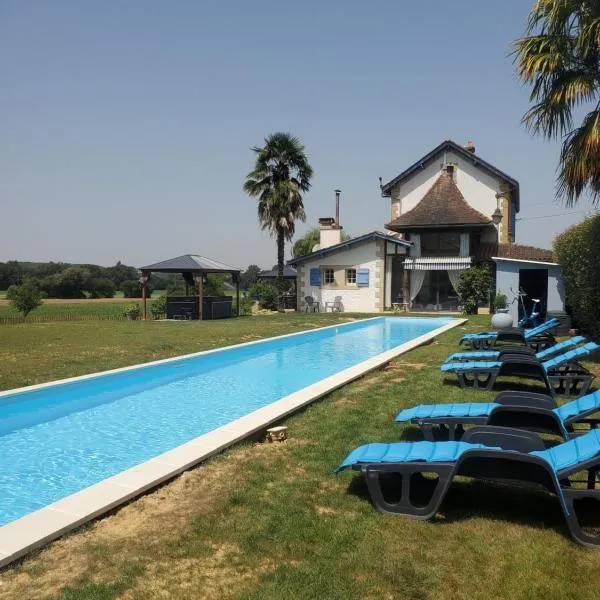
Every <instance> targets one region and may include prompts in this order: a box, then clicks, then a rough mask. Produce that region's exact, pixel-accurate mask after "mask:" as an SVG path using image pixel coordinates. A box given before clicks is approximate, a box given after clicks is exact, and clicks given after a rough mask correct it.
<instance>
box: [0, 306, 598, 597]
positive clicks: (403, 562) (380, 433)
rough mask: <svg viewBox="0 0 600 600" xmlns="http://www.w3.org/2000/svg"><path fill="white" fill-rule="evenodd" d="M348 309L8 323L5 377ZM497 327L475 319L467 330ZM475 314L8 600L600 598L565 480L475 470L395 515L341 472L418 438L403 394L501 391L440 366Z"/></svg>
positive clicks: (227, 458) (104, 533)
mask: <svg viewBox="0 0 600 600" xmlns="http://www.w3.org/2000/svg"><path fill="white" fill-rule="evenodd" d="M345 317H347V315H331V314H329V315H284V316H283V315H276V316H273V317H252V318H245V319H239V320H231V321H220V322H204V323H190V322H185V323H152V322H148V323H136V322H134V323H126V322H123V323H121V322H98V323H95V322H85V323H60V324H59V323H56V324H43V325H30V326H18V327H10V328H4V329H0V336H2V337H1V338H0V341H2V344H1V345H0V348H2V352H3V354H2V357H3V360H1V361H0V373H1V374H2V380H1V382H0V387H4V388H6V387H12V386H14V385H24V384H27V383H33V382H34V381H43V380H47V379H53V378H56V377H63V376H67V375H74V374H78V373H84V372H88V371H95V370H100V369H105V368H110V367H117V366H121V365H124V364H131V363H134V362H139V361H141V360H150V359H153V358H158V357H165V356H172V355H175V354H181V353H184V352H191V351H194V350H201V349H204V348H208V347H212V346H215V345H225V344H229V343H234V342H236V341H244V340H249V339H255V338H256V337H257V336H262V335H274V334H276V333H283V332H286V331H296V330H300V329H304V328H306V327H309V326H316V325H323V324H326V323H332V322H335V321H337V320H338V319H341V318H345ZM488 327H489V321H488V317H475V318H473V319H471V322H470V324H469V326H468V327H467V330H469V331H473V330H475V329H482V328H488ZM464 330H465V328H464V327H459V328H457V329H455V330H453V331H451V332H448V333H446V334H443V335H442V336H440V337H439V338H438V339H436V340H435V342H434V343H432V344H430V345H428V346H423V347H421V348H418V349H416V350H414V351H411V352H410V353H408V354H406V355H404V356H401V357H399V358H398V359H397V360H394V361H393V362H392V363H391V365H390V366H389V367H388V368H385V369H381V370H378V371H376V372H373V373H371V374H369V375H367V376H365V377H363V378H362V379H360V380H357V381H356V382H354V383H352V384H349V385H347V386H345V387H344V388H341V389H340V390H338V391H336V392H334V393H333V394H331V395H329V396H328V397H326V398H325V399H324V400H322V401H320V402H317V403H315V404H313V405H312V406H310V407H309V408H308V409H306V410H304V411H303V412H301V413H299V414H297V415H296V416H294V417H292V418H289V419H287V420H286V421H285V423H286V425H288V427H289V434H290V438H289V439H288V441H286V442H284V443H281V444H261V443H246V444H240V445H238V446H236V447H234V448H232V449H230V450H229V451H227V452H225V453H224V454H222V455H220V456H218V457H216V458H214V459H211V460H210V461H208V462H207V463H206V464H205V465H203V466H202V467H200V468H197V469H194V470H193V471H190V472H188V473H186V474H184V475H183V476H181V477H179V478H177V479H176V480H174V481H173V482H171V483H170V484H168V485H165V486H163V487H161V488H159V489H158V490H156V491H155V492H154V493H152V494H148V495H146V496H144V497H142V498H140V499H138V500H137V501H135V502H132V503H130V504H129V505H128V506H126V507H124V508H122V509H120V510H118V511H117V512H116V513H115V514H114V515H112V516H109V517H106V518H104V519H102V520H100V521H98V522H96V523H93V524H91V525H88V526H86V527H85V528H83V529H82V530H80V531H78V532H76V533H74V534H71V535H69V536H66V537H65V538H63V539H61V540H59V541H57V542H55V543H53V544H51V545H49V546H48V547H47V548H45V549H43V550H42V551H40V552H38V553H37V554H35V555H34V556H31V557H29V558H27V559H25V560H24V561H23V563H22V564H20V565H18V566H16V567H12V568H9V569H7V570H6V571H5V572H4V573H3V574H2V575H1V576H0V577H1V582H2V585H0V599H2V598H32V599H33V598H56V599H63V600H67V599H68V600H73V599H91V598H93V599H109V598H127V599H133V600H135V599H147V598H177V599H190V600H191V599H197V598H209V599H230V598H235V599H239V600H242V599H243V600H250V599H253V600H254V599H256V600H258V599H260V600H264V599H280V598H306V599H316V598H318V599H321V598H323V599H325V598H326V599H333V600H335V599H340V600H341V599H344V600H346V599H357V600H358V599H364V598H370V599H388V598H389V599H396V598H414V599H439V598H448V599H450V598H464V599H467V598H469V599H472V600H478V599H488V598H498V599H499V598H507V599H508V598H545V599H557V600H558V599H561V600H562V599H576V598H577V599H579V598H583V599H587V598H589V599H592V598H597V596H598V586H597V574H598V569H599V568H600V551H593V550H587V549H584V548H582V547H580V546H578V545H576V544H575V543H573V542H571V540H570V539H569V538H568V535H567V532H566V527H565V526H564V521H563V518H562V516H561V513H560V509H559V506H558V503H557V502H556V501H555V499H554V498H552V497H551V496H549V495H546V494H541V493H538V492H532V491H528V490H525V489H515V488H510V487H503V486H498V485H494V484H491V483H481V482H471V481H462V482H459V483H457V484H455V485H454V486H453V488H452V490H451V492H450V494H449V495H448V497H447V500H446V501H445V502H444V504H443V506H442V510H441V513H440V515H439V516H438V517H437V518H436V519H435V520H434V521H433V522H422V521H416V520H410V519H406V518H401V517H391V516H385V515H381V514H379V513H377V512H376V511H375V510H374V509H373V508H372V506H371V504H370V503H369V501H368V497H367V495H366V491H365V486H364V483H363V482H362V480H361V478H360V477H359V476H357V475H356V474H354V473H352V472H346V473H344V474H342V475H340V476H337V477H336V476H334V475H333V470H334V468H335V467H336V466H337V465H338V464H339V462H340V460H341V459H342V458H343V457H344V456H345V455H346V453H347V452H348V451H349V450H351V449H352V448H354V447H355V446H357V445H359V444H363V443H367V442H372V441H393V440H399V439H417V438H418V436H417V435H416V434H415V432H414V430H413V429H412V428H410V427H401V426H398V425H396V424H395V423H394V422H393V417H394V415H395V414H396V413H397V412H398V410H399V409H400V408H402V407H406V406H410V405H413V404H415V403H421V402H455V401H475V400H489V399H490V398H491V397H493V396H492V395H491V394H490V393H486V392H475V391H470V390H469V391H462V390H460V389H459V388H458V387H457V386H456V385H455V384H454V383H453V382H452V381H451V380H450V379H449V380H448V381H447V382H444V379H443V378H442V377H441V375H440V372H439V363H440V362H441V360H442V359H443V358H444V357H445V356H446V355H447V354H449V353H450V352H452V351H455V350H456V349H457V340H458V338H459V336H460V335H461V334H462V333H463V332H464ZM7 358H8V359H9V360H7Z"/></svg>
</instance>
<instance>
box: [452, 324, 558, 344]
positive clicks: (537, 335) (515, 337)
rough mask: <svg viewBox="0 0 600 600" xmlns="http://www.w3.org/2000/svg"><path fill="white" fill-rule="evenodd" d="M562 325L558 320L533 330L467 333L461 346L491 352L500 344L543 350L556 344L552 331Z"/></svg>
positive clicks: (461, 340) (516, 329)
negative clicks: (520, 345) (523, 345)
mask: <svg viewBox="0 0 600 600" xmlns="http://www.w3.org/2000/svg"><path fill="white" fill-rule="evenodd" d="M559 324H560V321H559V320H558V319H556V318H552V319H548V321H544V322H543V323H542V324H541V325H538V326H537V327H534V328H533V329H526V330H523V329H519V328H516V327H515V328H511V329H501V330H500V331H484V332H482V333H466V334H465V335H463V336H462V338H460V341H459V342H458V343H459V344H468V345H469V346H470V348H471V349H472V350H489V349H490V348H492V347H493V346H495V345H498V344H499V343H512V344H527V345H529V346H531V347H532V348H534V350H536V351H538V350H543V349H544V348H545V347H547V346H549V345H552V344H553V343H554V338H553V336H552V335H551V333H550V332H551V331H552V329H555V328H556V327H558V325H559Z"/></svg>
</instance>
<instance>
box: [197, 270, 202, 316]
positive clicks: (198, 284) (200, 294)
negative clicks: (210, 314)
mask: <svg viewBox="0 0 600 600" xmlns="http://www.w3.org/2000/svg"><path fill="white" fill-rule="evenodd" d="M203 277H204V273H203V272H201V273H199V274H198V275H196V284H197V286H198V320H199V321H202V297H203V296H204V282H203V281H202V279H203Z"/></svg>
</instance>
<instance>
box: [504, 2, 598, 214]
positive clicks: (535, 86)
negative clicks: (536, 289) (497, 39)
mask: <svg viewBox="0 0 600 600" xmlns="http://www.w3.org/2000/svg"><path fill="white" fill-rule="evenodd" d="M514 47H515V52H514V54H515V57H516V58H515V61H516V63H517V74H518V75H519V77H520V79H521V80H522V81H523V82H524V83H525V84H527V85H529V86H530V87H531V91H530V101H531V102H532V106H531V108H530V109H529V110H528V111H527V112H526V113H525V115H524V116H523V119H522V121H523V123H524V124H525V125H526V127H527V128H528V129H530V131H532V132H533V133H534V134H538V135H542V136H544V137H546V138H557V137H561V138H563V143H562V149H561V155H560V165H559V168H558V184H557V195H558V196H562V197H564V198H565V201H566V203H567V205H569V206H570V205H572V204H574V203H575V202H576V201H577V200H578V199H579V197H580V196H581V195H582V194H583V193H584V192H585V191H589V192H590V193H591V194H592V200H593V202H594V203H598V202H600V195H599V194H600V143H599V138H600V121H599V116H598V109H599V105H598V104H597V102H598V97H599V95H600V0H537V2H536V3H535V5H534V6H533V8H532V10H531V12H530V14H529V20H528V24H527V29H526V35H525V36H524V37H523V38H521V39H519V40H517V41H516V42H515V45H514ZM592 103H593V104H595V109H593V110H592V111H591V112H590V113H588V114H587V115H586V116H585V117H584V119H583V121H582V123H581V126H579V127H575V125H574V117H573V110H574V109H575V108H576V107H581V106H585V105H588V104H592Z"/></svg>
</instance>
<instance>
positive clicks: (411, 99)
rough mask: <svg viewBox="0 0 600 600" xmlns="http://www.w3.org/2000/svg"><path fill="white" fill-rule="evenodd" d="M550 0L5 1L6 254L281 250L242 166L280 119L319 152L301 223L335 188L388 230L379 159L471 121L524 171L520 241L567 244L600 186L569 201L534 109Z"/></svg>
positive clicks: (356, 223)
mask: <svg viewBox="0 0 600 600" xmlns="http://www.w3.org/2000/svg"><path fill="white" fill-rule="evenodd" d="M532 3H533V0H531V2H529V1H527V0H505V1H504V2H482V1H481V0H461V1H460V2H457V3H454V4H452V5H450V4H448V3H445V2H441V1H434V0H428V1H425V0H424V1H421V2H408V1H402V2H401V1H398V0H379V1H378V2H365V1H354V0H327V1H323V0H320V1H317V0H305V1H304V2H302V3H297V2H294V3H291V2H285V1H282V0H278V1H271V0H255V1H253V2H247V1H245V0H244V1H238V2H233V1H227V0H220V1H218V0H214V1H213V0H203V1H200V0H198V1H193V0H178V1H175V2H164V1H158V0H129V1H127V2H116V1H112V0H107V1H104V2H80V1H78V0H72V1H68V0H54V1H53V2H47V1H45V0H37V1H36V0H31V1H29V2H21V1H20V0H3V2H2V3H0V73H1V77H0V114H2V121H3V125H2V134H1V135H0V161H1V164H2V167H1V176H0V198H1V201H2V209H3V210H2V215H3V219H2V221H3V224H4V227H3V228H2V235H1V236H0V261H6V260H10V259H17V260H40V261H46V260H54V261H66V262H94V263H98V264H103V265H110V264H114V263H115V262H116V261H117V260H121V261H122V262H124V263H127V264H133V265H136V266H141V265H143V264H148V263H152V262H155V261H158V260H162V259H165V258H169V257H172V256H176V255H179V254H184V253H188V252H190V253H198V254H202V255H205V256H208V257H211V258H215V259H217V260H221V261H224V262H226V263H229V264H233V265H236V266H240V267H242V268H244V267H246V266H247V265H248V264H250V263H257V264H259V265H260V266H264V267H270V266H271V265H273V264H274V263H275V262H276V248H275V242H274V240H272V239H271V238H270V237H269V235H268V233H266V232H262V231H261V230H260V228H259V225H258V221H257V217H256V201H255V200H253V199H250V198H248V197H247V196H245V195H244V193H243V191H242V184H243V181H244V178H245V176H246V174H247V173H248V171H249V170H250V169H251V167H252V164H253V155H252V152H251V151H250V147H252V146H254V145H260V144H261V143H262V141H263V138H264V137H265V136H266V135H267V134H269V133H271V132H275V131H290V132H292V133H294V134H295V135H297V136H298V137H299V138H300V139H301V140H302V142H303V143H304V144H305V147H306V150H307V153H308V155H309V158H310V161H311V164H312V165H313V168H314V171H315V175H314V180H313V187H312V189H311V191H310V193H309V194H307V196H306V198H305V207H306V211H307V215H308V219H307V223H306V224H299V226H298V230H297V231H298V234H299V235H300V234H302V232H304V231H305V230H306V229H307V228H308V227H310V226H314V225H316V223H317V220H318V218H319V217H323V216H331V215H332V214H333V212H334V192H333V190H334V189H335V188H340V189H341V190H342V202H341V222H342V225H343V226H344V228H345V229H346V231H348V232H349V233H350V234H352V235H359V234H361V233H365V232H367V231H370V230H372V229H381V228H382V227H383V223H384V222H385V221H386V219H387V217H388V216H389V204H388V202H389V200H388V199H383V198H381V197H380V195H379V182H378V177H379V176H381V177H383V180H384V181H388V180H389V179H391V178H393V177H394V176H395V175H397V174H398V173H399V172H401V171H402V170H404V169H405V168H406V167H407V166H409V165H410V164H412V163H413V162H414V161H416V160H417V159H418V158H420V157H421V156H422V155H424V154H426V153H427V152H428V151H429V150H431V149H432V148H433V147H435V146H436V145H437V144H439V143H440V142H441V141H442V140H444V139H446V138H452V139H453V140H455V141H456V142H459V143H463V142H465V141H467V140H473V141H474V142H475V144H476V146H477V153H478V154H480V155H481V156H482V158H484V159H485V160H487V161H489V162H491V163H492V164H494V165H495V166H497V167H498V168H500V169H502V170H503V171H505V172H506V173H508V174H509V175H511V176H512V177H514V178H515V179H517V180H519V182H520V184H521V207H522V208H521V213H520V215H519V216H520V217H521V218H522V219H523V220H522V221H519V222H518V223H517V241H518V242H520V243H525V244H533V245H538V246H542V247H550V244H551V241H552V238H553V236H554V235H555V234H556V233H558V232H560V231H562V230H563V229H564V228H565V227H567V226H568V225H570V224H572V223H575V222H577V221H579V220H581V219H582V218H583V217H584V215H585V213H586V212H589V210H590V205H589V203H588V202H587V201H583V202H581V203H580V205H579V206H578V207H577V208H576V209H575V210H566V209H564V208H563V207H562V206H561V205H557V204H555V203H554V202H553V198H554V177H555V169H556V164H557V158H558V151H559V146H558V144H557V143H549V142H547V141H544V140H542V139H539V138H533V137H532V136H531V135H530V134H529V133H527V132H526V131H525V130H524V128H523V127H522V125H521V124H520V118H521V116H522V114H523V113H524V111H525V110H526V109H527V106H528V91H527V89H526V88H524V87H523V86H522V85H521V84H520V83H519V82H518V81H517V79H516V76H515V73H514V65H513V63H512V58H511V57H510V56H509V53H510V51H511V41H512V40H514V39H515V38H517V37H518V36H519V35H520V34H521V33H522V32H523V29H524V27H525V23H526V18H527V13H528V10H529V8H530V6H531V4H532ZM576 211H577V212H576ZM547 215H559V216H553V217H549V218H548V217H546V216H547ZM542 217H543V218H542Z"/></svg>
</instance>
